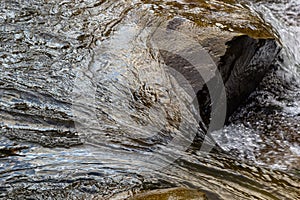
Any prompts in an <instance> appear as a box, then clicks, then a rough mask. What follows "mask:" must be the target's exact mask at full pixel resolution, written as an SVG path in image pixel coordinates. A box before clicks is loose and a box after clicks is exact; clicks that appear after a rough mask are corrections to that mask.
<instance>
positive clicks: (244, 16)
mask: <svg viewBox="0 0 300 200" xmlns="http://www.w3.org/2000/svg"><path fill="white" fill-rule="evenodd" d="M146 2H147V3H149V4H155V2H154V1H149V0H148V1H146ZM155 5H156V6H157V7H154V10H155V11H156V12H157V13H159V14H160V15H162V13H163V14H164V13H167V12H168V10H172V11H174V12H172V13H171V14H170V13H168V16H167V17H166V18H167V20H166V21H167V22H165V25H163V26H165V27H166V29H167V30H176V31H179V32H180V33H182V34H184V35H188V36H190V37H192V38H194V39H195V40H197V41H198V42H199V44H201V45H202V46H203V48H204V49H205V50H206V51H207V52H208V53H209V55H210V56H211V58H212V60H213V61H214V62H215V64H216V65H217V67H218V70H219V72H220V73H221V76H222V79H223V83H224V86H225V88H226V97H227V115H226V119H228V117H229V116H230V115H231V114H232V113H233V112H234V111H235V110H236V109H237V108H238V107H239V105H241V103H242V102H243V101H244V100H245V99H246V98H247V97H248V96H249V95H250V93H251V92H253V91H254V90H255V88H256V87H257V86H258V84H259V83H260V82H261V80H262V78H263V77H264V75H265V74H266V72H267V71H268V70H269V69H270V65H271V64H272V63H273V61H274V59H275V58H276V57H277V55H278V53H279V51H280V44H279V42H278V40H277V35H276V33H275V32H274V31H273V30H272V28H271V27H270V26H268V25H267V24H266V23H265V22H264V21H262V20H261V18H260V17H259V16H258V15H257V14H255V13H253V12H251V11H250V10H249V9H247V7H246V6H242V5H237V4H236V2H235V1H224V2H218V5H215V4H210V3H207V2H205V1H196V0H189V1H183V2H177V1H176V2H163V3H162V4H161V3H160V5H158V4H155ZM155 8H156V9H155ZM183 8H189V9H183ZM198 9H199V12H197V11H195V10H198ZM200 10H201V11H200ZM187 48H189V47H187ZM189 51H192V50H189ZM161 54H162V57H163V59H164V61H165V63H166V64H167V65H168V66H171V67H172V68H174V69H176V70H177V71H180V72H181V73H182V74H184V76H185V77H186V78H187V79H188V80H189V81H190V82H191V83H194V82H195V80H198V82H199V83H197V84H198V85H197V88H196V87H195V88H194V90H196V92H197V93H198V94H197V96H198V101H199V104H200V112H201V117H202V118H203V119H204V122H205V123H206V124H209V121H210V118H211V116H210V114H211V113H212V110H211V107H212V106H211V104H213V103H216V102H211V98H210V95H211V93H213V91H208V90H209V89H208V88H207V86H206V83H207V82H210V81H211V82H213V83H212V84H215V82H216V80H215V79H216V77H209V80H203V77H199V75H197V73H195V71H193V70H194V69H192V68H193V66H191V63H189V61H187V60H185V59H183V58H182V57H181V56H179V55H174V54H172V53H170V52H166V51H161ZM186 69H187V70H186ZM197 76H198V77H197ZM205 78H207V77H204V79H205ZM210 90H211V89H210ZM217 103H220V102H217Z"/></svg>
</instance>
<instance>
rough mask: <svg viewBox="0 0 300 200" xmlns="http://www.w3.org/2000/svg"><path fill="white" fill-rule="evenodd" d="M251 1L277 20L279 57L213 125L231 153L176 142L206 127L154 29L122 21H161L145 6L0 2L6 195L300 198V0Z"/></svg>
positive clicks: (1, 185) (1, 183)
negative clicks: (189, 193) (160, 192)
mask: <svg viewBox="0 0 300 200" xmlns="http://www.w3.org/2000/svg"><path fill="white" fill-rule="evenodd" d="M215 3H218V2H215ZM243 5H244V6H246V5H248V6H249V7H250V8H251V9H253V10H255V11H257V12H259V13H261V17H262V18H264V19H265V20H266V21H267V22H268V23H270V24H271V25H272V26H273V27H274V29H275V31H276V32H277V33H278V35H279V37H280V40H281V42H282V44H283V46H284V49H283V51H282V55H281V58H282V59H281V60H279V61H278V62H277V63H274V66H273V67H274V69H278V70H277V71H275V70H274V71H272V72H270V73H269V74H268V75H267V76H266V77H265V79H264V80H263V82H262V84H261V85H260V86H259V88H258V89H257V90H256V91H255V92H254V93H253V94H252V96H251V97H250V99H249V100H248V103H246V104H245V105H244V106H243V107H242V108H240V109H239V110H238V111H237V112H236V113H235V114H234V115H233V116H232V118H231V119H230V124H229V125H227V126H226V127H225V128H224V129H223V130H221V131H219V132H216V133H215V134H214V137H215V139H216V141H217V142H218V143H219V146H221V147H222V148H223V149H224V150H225V152H224V153H218V154H205V153H203V152H201V151H198V150H195V149H188V148H183V149H181V148H179V147H178V146H176V144H178V143H179V144H182V145H183V146H185V144H190V143H191V141H186V140H185V139H183V138H185V137H186V135H188V136H191V137H190V138H188V140H189V139H190V140H191V139H192V138H193V137H194V136H199V135H200V136H203V131H202V129H201V127H199V124H198V121H197V119H195V116H194V114H195V112H196V111H194V110H192V109H191V108H190V107H189V105H187V102H190V101H191V100H190V99H188V95H186V94H185V92H186V91H182V90H180V87H179V85H178V83H177V82H176V81H174V80H173V79H172V77H171V76H169V75H168V73H167V72H166V71H165V70H164V69H163V66H162V64H161V62H160V59H159V57H158V55H157V52H155V50H153V49H151V48H149V45H150V46H151V42H149V41H148V39H149V38H147V34H146V35H145V34H143V32H142V31H141V29H140V28H141V27H135V28H133V29H130V28H126V26H124V24H122V23H123V21H127V22H128V23H129V25H131V26H130V27H134V26H132V24H135V22H136V21H137V20H140V21H142V22H143V23H144V24H147V23H150V25H152V26H154V25H155V24H157V23H159V21H157V19H156V18H154V17H153V16H152V15H147V14H144V13H143V11H144V10H147V9H148V7H147V6H149V5H143V4H141V3H140V2H139V1H92V0H91V1H55V0H50V1H44V2H41V1H34V0H31V1H29V0H28V1H1V11H0V12H1V15H0V23H1V30H0V31H1V32H0V37H1V38H0V39H1V51H0V59H1V60H0V63H1V68H0V73H1V74H0V97H1V99H0V106H1V107H0V108H1V110H0V117H1V121H0V125H1V135H0V141H1V147H2V149H1V150H0V152H1V154H0V155H3V156H2V158H0V159H1V160H0V198H4V199H7V198H11V199H25V198H34V199H45V198H46V197H52V198H53V199H65V198H71V199H72V198H75V196H76V197H78V198H92V197H98V198H100V199H101V198H113V197H115V198H117V197H116V195H117V194H120V193H121V194H122V195H121V196H122V197H124V198H126V196H128V195H130V194H132V193H134V192H137V191H140V190H142V189H155V188H164V187H172V186H186V187H192V188H198V189H200V190H202V191H204V192H205V193H206V194H207V196H208V198H209V199H297V198H299V196H300V194H299V190H300V185H299V184H300V182H299V167H300V166H299V162H300V158H299V157H300V154H299V148H300V147H299V144H300V141H299V133H300V127H299V125H298V121H299V120H298V119H299V116H300V115H299V112H300V111H299V103H300V96H299V86H300V83H299V82H298V80H299V77H298V76H299V75H298V71H299V70H298V68H299V64H300V58H299V51H298V49H297V48H298V46H299V40H298V37H297V36H300V35H299V34H300V31H299V25H300V22H299V10H300V9H299V6H300V5H299V3H298V2H297V1H296V0H294V1H292V0H291V1H272V2H271V1H251V2H249V1H247V2H243ZM154 6H155V5H154ZM239 6H240V5H239ZM283 8H284V9H285V10H282V9H283ZM132 9H137V10H139V13H138V14H136V12H130V11H131V10H132ZM182 9H185V8H182ZM138 16H143V18H142V19H137V17H138ZM149 16H150V19H149ZM151 16H152V17H153V18H151ZM297 20H298V21H297ZM130 23H131V24H130ZM142 25H143V24H142ZM142 25H141V26H142ZM139 31H140V32H139ZM124 32H126V34H123V33H124ZM153 51H154V52H153ZM91 80H92V81H91ZM74 83H75V86H74ZM91 88H92V89H91ZM95 88H96V89H95ZM95 96H96V97H97V98H94V97H95ZM74 100H75V103H74ZM74 105H75V106H74ZM150 108H151V109H150ZM91 114H92V115H93V114H94V115H93V116H94V117H93V116H90V115H91ZM73 115H76V117H75V119H74V116H73ZM85 119H87V120H86V121H84V120H85ZM76 120H77V121H76ZM95 120H96V121H97V123H96V124H95ZM178 124H180V127H181V128H180V129H179V128H178V126H179V125H178ZM178 130H180V131H178ZM153 132H159V133H160V134H158V135H153ZM173 135H177V136H179V137H178V141H177V142H176V143H175V144H172V143H171V144H170V141H171V139H170V138H172V137H173ZM162 136H163V137H162ZM141 138H142V139H141ZM18 148H19V149H20V152H18V151H14V150H13V149H18ZM227 152H230V155H228V153H227ZM153 153H155V154H154V155H155V156H153ZM7 155H10V156H7ZM166 163H167V164H170V165H166ZM122 192H123V193H122ZM119 197H120V196H119Z"/></svg>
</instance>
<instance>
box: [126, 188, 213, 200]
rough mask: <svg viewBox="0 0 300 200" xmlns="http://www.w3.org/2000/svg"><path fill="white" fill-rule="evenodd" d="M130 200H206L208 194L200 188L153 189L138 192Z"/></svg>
mask: <svg viewBox="0 0 300 200" xmlns="http://www.w3.org/2000/svg"><path fill="white" fill-rule="evenodd" d="M129 199H130V200H169V199H174V200H206V199H207V198H206V195H205V193H203V192H200V191H198V190H192V189H188V188H170V189H161V190H152V191H149V192H144V193H141V194H137V195H135V196H134V197H132V198H129Z"/></svg>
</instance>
